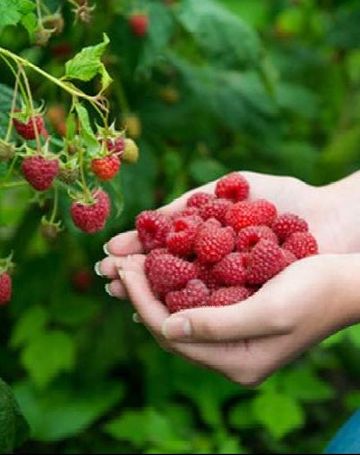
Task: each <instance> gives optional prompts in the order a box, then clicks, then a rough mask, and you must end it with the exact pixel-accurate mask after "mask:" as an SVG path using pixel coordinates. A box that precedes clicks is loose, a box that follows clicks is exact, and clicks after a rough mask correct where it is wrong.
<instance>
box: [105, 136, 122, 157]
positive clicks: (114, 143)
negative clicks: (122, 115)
mask: <svg viewBox="0 0 360 455" xmlns="http://www.w3.org/2000/svg"><path fill="white" fill-rule="evenodd" d="M106 146H107V149H108V151H109V152H110V153H114V154H115V155H118V156H120V155H121V154H122V153H123V152H124V150H125V139H124V138H123V137H122V136H118V137H115V138H108V139H107V140H106Z"/></svg>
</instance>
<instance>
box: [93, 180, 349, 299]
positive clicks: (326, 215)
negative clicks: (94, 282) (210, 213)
mask: <svg viewBox="0 0 360 455" xmlns="http://www.w3.org/2000/svg"><path fill="white" fill-rule="evenodd" d="M242 175H243V176H244V177H245V178H246V179H247V180H248V182H249V183H250V188H251V190H250V199H259V198H265V199H268V200H269V201H271V202H273V203H275V205H276V206H277V208H278V211H279V212H280V213H283V212H293V213H295V214H297V215H299V216H301V217H303V218H304V219H306V220H307V222H308V223H309V227H310V231H311V232H312V234H313V235H314V236H315V237H316V239H317V241H318V244H319V250H320V252H321V253H347V252H350V251H351V244H350V242H351V240H350V236H349V235H347V236H344V235H343V231H342V229H341V226H340V221H341V217H339V214H338V212H337V210H335V209H334V197H333V192H332V191H331V190H329V188H330V187H314V186H311V185H308V184H306V183H304V182H302V181H301V180H298V179H296V178H293V177H284V176H273V175H266V174H259V173H255V172H242ZM215 185H216V181H215V182H211V183H209V184H206V185H204V186H202V187H199V188H196V189H195V190H192V191H189V192H187V193H185V194H183V195H182V196H181V197H180V198H178V199H176V200H175V201H173V202H172V203H171V204H169V205H167V206H164V207H162V208H161V209H159V210H162V211H163V212H164V213H168V214H172V213H174V212H176V211H178V210H181V209H182V208H184V207H185V205H186V201H187V199H188V198H189V196H190V195H191V194H192V193H194V192H196V191H205V192H209V193H214V189H215ZM105 251H106V253H107V254H108V257H106V258H105V259H104V260H103V261H101V262H99V263H98V264H97V265H96V269H97V272H98V273H99V274H100V275H103V276H105V277H107V278H109V279H110V280H111V282H110V283H109V284H108V285H107V290H108V292H109V293H110V294H111V295H113V296H115V297H119V298H123V297H125V289H124V287H123V285H122V283H121V281H120V280H119V278H118V271H117V266H118V263H119V257H120V258H121V257H123V256H127V255H129V254H138V253H142V252H143V251H142V247H141V244H140V242H139V240H138V237H137V233H136V232H135V231H129V232H125V233H122V234H119V235H117V236H115V237H113V238H112V239H111V240H110V241H109V242H108V243H107V244H106V246H105Z"/></svg>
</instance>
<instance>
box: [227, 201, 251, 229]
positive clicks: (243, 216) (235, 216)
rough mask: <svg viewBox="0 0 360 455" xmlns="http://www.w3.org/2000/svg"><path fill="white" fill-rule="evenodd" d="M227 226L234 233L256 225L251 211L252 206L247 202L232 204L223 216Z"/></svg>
mask: <svg viewBox="0 0 360 455" xmlns="http://www.w3.org/2000/svg"><path fill="white" fill-rule="evenodd" d="M225 222H226V224H227V225H229V226H231V227H232V228H233V229H235V231H236V232H238V231H240V230H241V229H243V228H245V227H247V226H253V225H257V224H258V223H257V219H256V217H255V214H254V213H253V211H252V205H251V202H249V201H241V202H237V203H236V204H233V205H232V206H231V207H230V208H229V209H228V210H227V212H226V214H225Z"/></svg>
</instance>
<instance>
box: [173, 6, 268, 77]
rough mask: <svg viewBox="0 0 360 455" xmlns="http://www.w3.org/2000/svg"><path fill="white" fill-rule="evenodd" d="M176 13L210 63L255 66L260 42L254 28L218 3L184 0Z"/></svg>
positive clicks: (228, 66)
mask: <svg viewBox="0 0 360 455" xmlns="http://www.w3.org/2000/svg"><path fill="white" fill-rule="evenodd" d="M177 16H178V19H179V21H180V22H181V24H182V25H183V26H184V28H185V29H186V30H187V31H188V32H189V33H191V34H192V36H193V38H194V40H195V41H196V42H197V43H198V45H199V46H200V48H201V49H202V50H203V52H204V53H205V55H206V56H207V57H209V58H210V59H211V60H212V63H213V65H214V66H218V67H219V66H221V67H223V68H239V67H243V66H244V65H251V66H257V64H258V61H259V59H260V54H261V46H260V41H259V39H258V36H257V35H256V32H255V31H254V30H253V29H252V28H251V27H250V26H249V25H248V24H246V23H245V22H244V21H242V20H241V18H240V17H238V16H235V15H234V14H232V13H231V12H230V11H229V10H227V9H226V8H224V7H223V6H222V5H221V4H220V3H218V2H215V1H213V0H202V1H199V0H184V1H183V2H181V6H180V7H179V9H178V13H177ZM225 49H226V52H224V50H225Z"/></svg>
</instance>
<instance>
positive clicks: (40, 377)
mask: <svg viewBox="0 0 360 455" xmlns="http://www.w3.org/2000/svg"><path fill="white" fill-rule="evenodd" d="M74 361H75V345H74V340H73V339H72V338H71V337H70V336H69V335H67V334H66V333H65V332H61V331H59V330H54V331H52V332H45V333H40V334H39V335H38V336H36V337H34V338H33V339H31V340H30V341H29V343H28V344H27V345H26V347H25V348H24V350H23V352H22V354H21V362H22V364H23V366H24V367H25V369H26V370H27V371H28V373H29V375H30V377H31V378H32V380H33V381H34V383H35V384H36V385H37V386H38V387H40V388H43V387H45V386H47V385H48V384H49V383H50V382H51V381H52V380H53V379H54V378H55V377H56V376H57V375H58V374H59V373H62V372H63V371H69V370H71V368H72V367H73V365H74Z"/></svg>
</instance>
